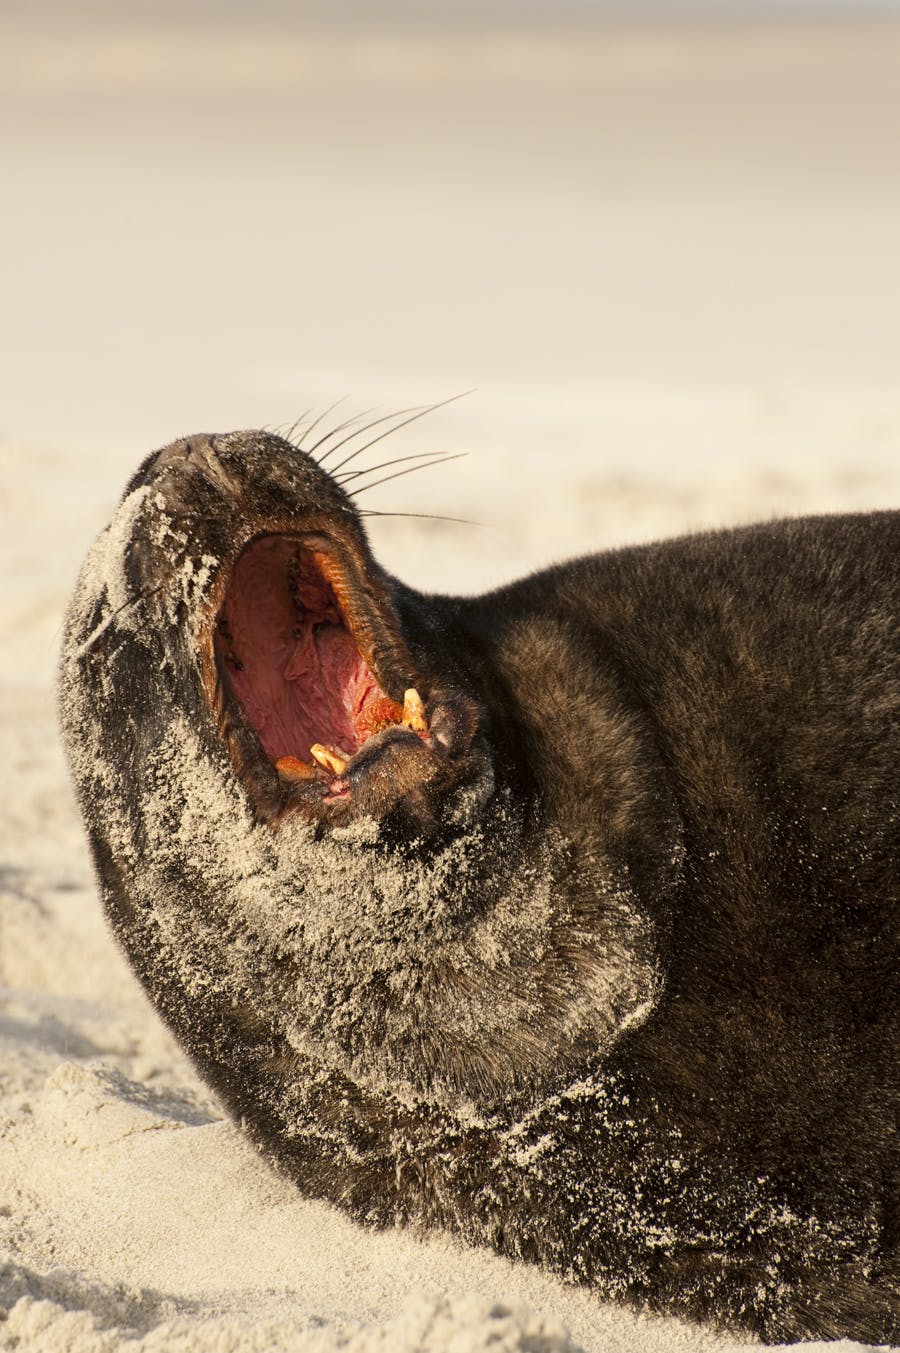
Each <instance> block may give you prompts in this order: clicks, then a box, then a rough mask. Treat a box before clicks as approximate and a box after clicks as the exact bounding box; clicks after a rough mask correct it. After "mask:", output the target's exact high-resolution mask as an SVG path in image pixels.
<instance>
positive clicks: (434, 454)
mask: <svg viewBox="0 0 900 1353" xmlns="http://www.w3.org/2000/svg"><path fill="white" fill-rule="evenodd" d="M443 455H445V452H443V451H417V452H416V453H415V455H414V456H395V457H394V459H393V460H383V461H381V463H380V464H378V465H367V466H366V468H365V469H364V470H348V471H347V473H346V474H342V475H338V474H334V475H332V478H333V479H334V480H336V482H337V483H338V484H346V483H347V481H348V480H350V479H358V478H359V476H360V475H364V474H374V472H375V471H376V470H386V469H387V468H388V466H389V465H399V464H400V463H401V462H402V461H404V460H421V461H424V462H426V463H427V462H428V461H429V460H437V459H438V458H439V457H440V456H443Z"/></svg>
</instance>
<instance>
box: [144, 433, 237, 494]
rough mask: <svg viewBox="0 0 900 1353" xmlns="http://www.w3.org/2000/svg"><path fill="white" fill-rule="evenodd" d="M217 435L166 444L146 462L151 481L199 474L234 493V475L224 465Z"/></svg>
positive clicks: (196, 435) (201, 436) (198, 435)
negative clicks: (217, 444) (182, 474)
mask: <svg viewBox="0 0 900 1353" xmlns="http://www.w3.org/2000/svg"><path fill="white" fill-rule="evenodd" d="M217 440H218V439H217V438H216V437H215V436H214V435H213V434H212V433H209V432H200V433H195V434H194V435H193V436H191V437H182V438H180V439H179V440H178V441H177V442H172V443H171V445H170V446H164V447H163V449H162V450H161V451H157V453H156V455H155V456H154V457H153V459H152V460H151V461H150V462H149V464H148V465H147V478H148V480H158V479H161V478H163V477H164V476H166V477H168V476H170V475H172V474H175V475H177V474H179V473H181V472H184V473H186V474H189V475H191V476H192V477H193V476H195V475H198V474H199V475H200V476H201V477H202V478H203V479H206V480H207V481H208V482H209V483H211V484H212V485H213V486H214V487H215V488H216V489H218V490H219V492H221V493H233V491H234V489H235V483H234V478H233V476H232V474H231V473H230V472H229V471H228V470H226V468H225V466H224V465H223V464H222V460H221V458H220V456H219V453H218V448H217V446H216V442H217Z"/></svg>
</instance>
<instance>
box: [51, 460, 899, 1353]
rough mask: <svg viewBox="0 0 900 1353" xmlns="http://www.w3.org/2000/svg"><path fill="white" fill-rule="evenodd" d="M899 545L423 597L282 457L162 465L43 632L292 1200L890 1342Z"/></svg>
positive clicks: (89, 766) (713, 539) (88, 793)
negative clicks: (61, 636)
mask: <svg viewBox="0 0 900 1353" xmlns="http://www.w3.org/2000/svg"><path fill="white" fill-rule="evenodd" d="M898 561H900V514H898V513H877V514H869V515H864V516H848V517H823V518H817V519H806V520H796V521H784V522H772V523H768V524H766V525H761V526H756V527H750V528H746V529H741V530H735V531H727V532H721V533H716V534H709V535H698V536H693V537H687V538H685V539H680V540H674V541H670V542H665V543H662V544H656V545H649V546H641V547H635V548H629V549H624V550H619V551H616V552H614V553H610V554H604V555H598V556H594V557H591V558H586V559H581V560H576V561H574V562H572V563H569V564H564V565H560V566H558V567H555V568H551V569H549V570H547V571H545V572H543V573H539V574H536V575H534V576H532V577H529V578H526V579H524V580H523V581H521V582H518V583H516V584H513V585H511V586H508V587H505V588H502V589H500V590H499V591H496V592H493V593H490V594H488V595H486V596H482V597H474V598H458V597H441V596H424V595H422V594H420V593H418V592H416V591H414V590H413V589H411V588H408V587H406V586H404V585H402V584H401V583H399V582H397V581H396V580H395V579H393V578H390V577H389V576H388V575H386V574H385V573H384V572H383V570H381V569H380V568H379V567H378V565H377V564H376V563H375V561H374V559H373V558H372V556H371V553H370V551H369V548H368V545H367V543H366V540H365V535H364V532H363V528H362V524H361V522H360V520H359V518H358V516H357V514H356V513H355V511H354V508H353V504H352V502H351V500H350V499H349V498H348V497H347V495H346V494H345V493H344V491H343V490H342V489H341V487H340V485H339V483H337V482H336V480H335V479H334V478H330V477H329V476H328V475H327V474H326V473H325V472H324V470H323V469H321V468H319V467H318V466H317V465H316V464H315V462H314V461H312V460H311V459H310V457H308V456H307V455H306V454H305V453H304V452H302V451H300V450H298V449H297V448H296V447H294V446H293V445H291V444H290V443H288V442H285V441H283V440H281V439H280V438H277V437H274V436H271V435H269V434H263V433H240V434H229V435H227V436H221V437H197V438H192V439H188V440H186V441H184V442H180V443H176V444H174V445H173V446H172V447H169V448H166V449H165V450H164V451H162V452H160V453H158V454H157V455H155V456H153V457H150V458H149V459H148V461H147V462H145V464H144V466H143V467H142V468H141V470H140V471H139V473H138V474H137V475H136V476H135V478H134V479H133V480H132V482H131V484H130V485H129V488H128V490H127V491H126V495H125V497H124V498H123V501H122V503H121V505H120V507H119V510H118V512H117V514H116V516H115V517H114V519H113V522H112V524H111V526H110V528H109V529H108V531H107V532H105V533H104V535H103V536H101V538H100V540H99V541H98V543H97V545H96V546H95V548H94V551H93V552H92V554H91V556H89V559H88V561H87V563H86V565H85V569H84V571H83V573H82V577H81V580H80V582H79V585H78V588H77V590H76V593H75V596H74V598H73V601H72V604H71V607H70V612H69V618H68V624H67V631H66V637H65V642H64V652H63V663H62V676H61V710H62V721H63V727H64V733H65V739H66V743H67V747H68V751H69V755H70V759H71V763H72V767H73V773H74V778H75V783H76V786H77V790H78V794H79V799H80V803H81V807H82V811H83V813H84V816H85V820H86V823H87V827H88V833H89V837H90V841H91V847H92V851H93V855H94V860H95V863H96V867H97V872H98V876H99V879H100V884H101V888H102V893H103V898H104V903H105V906H106V909H107V912H108V915H109V917H110V920H111V923H112V926H113V929H114V931H115V933H116V936H117V938H118V939H119V941H120V942H121V944H122V945H123V947H124V949H125V951H126V953H127V954H128V956H129V958H130V960H131V963H132V964H133V966H134V968H135V971H136V972H137V974H138V976H139V977H140V979H141V981H142V982H143V984H144V985H145V987H146V989H147V991H148V992H149V994H150V996H151V998H152V999H153V1001H154V1003H155V1004H156V1006H157V1008H158V1009H159V1011H160V1013H161V1014H162V1016H163V1017H164V1019H165V1020H166V1021H167V1022H168V1024H169V1025H170V1027H171V1028H172V1029H173V1030H174V1032H175V1034H176V1035H177V1037H178V1038H179V1039H180V1040H181V1042H182V1043H183V1045H184V1047H185V1048H186V1049H187V1051H188V1052H189V1053H190V1055H191V1057H192V1058H193V1060H194V1062H195V1064H196V1065H197V1067H198V1069H199V1071H200V1072H201V1074H202V1075H203V1076H204V1077H205V1078H206V1079H207V1080H208V1081H209V1083H210V1084H211V1085H212V1086H213V1087H214V1088H215V1089H216V1091H217V1092H218V1094H219V1095H220V1097H221V1099H222V1101H223V1103H224V1104H225V1106H226V1107H227V1109H228V1111H229V1112H230V1113H231V1114H232V1115H233V1116H234V1118H235V1119H237V1120H238V1121H240V1123H241V1124H242V1126H243V1127H244V1128H245V1129H246V1130H247V1131H248V1132H249V1133H250V1134H251V1135H252V1136H253V1138H254V1139H255V1140H256V1141H257V1142H258V1144H259V1145H260V1146H261V1148H262V1149H263V1150H264V1151H265V1152H266V1153H267V1154H268V1156H269V1157H270V1158H272V1159H273V1160H274V1161H276V1162H277V1163H278V1164H279V1165H280V1166H281V1167H282V1168H284V1169H285V1170H287V1172H288V1173H289V1174H290V1175H291V1176H292V1177H293V1178H294V1179H295V1180H296V1181H297V1183H298V1185H299V1186H300V1188H301V1189H302V1190H303V1191H304V1192H305V1193H307V1194H310V1195H314V1196H318V1197H323V1198H327V1199H330V1200H332V1201H334V1202H335V1203H338V1204H339V1205H340V1206H342V1207H344V1208H346V1209H348V1210H349V1211H350V1212H351V1213H352V1214H353V1215H354V1216H355V1217H357V1218H359V1219H360V1220H362V1221H364V1222H368V1223H371V1224H377V1225H385V1224H393V1223H395V1222H398V1221H402V1222H411V1223H415V1224H419V1225H424V1226H445V1227H449V1228H451V1229H453V1230H455V1231H456V1232H458V1233H460V1234H462V1235H463V1236H464V1237H466V1238H467V1239H469V1240H471V1241H473V1242H475V1243H478V1244H487V1245H491V1246H494V1247H495V1248H497V1249H498V1250H500V1251H501V1252H503V1253H507V1254H510V1255H513V1256H519V1257H523V1258H525V1259H528V1260H531V1261H534V1262H537V1263H540V1264H543V1265H546V1266H548V1267H549V1268H551V1269H553V1270H555V1271H557V1272H559V1273H562V1274H564V1275H566V1276H568V1277H570V1278H572V1279H574V1280H577V1281H580V1282H584V1283H588V1284H591V1285H593V1286H595V1287H596V1288H597V1290H598V1292H600V1293H601V1294H602V1295H603V1296H607V1297H612V1298H618V1299H622V1300H626V1301H629V1302H631V1303H633V1304H642V1305H646V1306H648V1307H649V1308H651V1309H655V1310H659V1311H666V1312H670V1313H674V1314H680V1315H683V1316H687V1317H689V1318H692V1319H697V1320H706V1321H710V1322H713V1323H715V1324H717V1325H719V1326H720V1327H725V1328H732V1329H744V1330H750V1331H753V1332H754V1333H756V1334H759V1335H761V1336H763V1337H764V1338H767V1339H779V1340H781V1339H792V1338H797V1337H802V1336H814V1337H820V1338H827V1337H839V1336H850V1337H855V1338H859V1339H865V1340H871V1341H879V1340H893V1339H897V1338H898V1337H900V1297H898V1251H900V1215H898V1157H897V1112H898V1102H900V1096H898V1072H897V1046H898V1011H900V1000H898V995H900V992H898V972H900V958H898V934H897V919H896V918H897V910H898V909H897V898H898V884H900V830H898V798H900V776H898V770H897V753H898V731H900V644H898V634H897V616H898V611H900V563H898ZM411 688H414V689H415V690H417V691H419V692H421V694H422V696H423V697H424V713H425V719H424V725H423V726H419V724H418V723H417V721H416V719H415V718H414V717H410V716H409V710H410V708H411V706H410V705H409V702H408V701H407V702H406V703H404V693H405V692H406V691H407V690H408V689H411ZM322 745H325V746H330V747H331V749H332V750H331V751H329V752H327V754H323V753H321V752H319V753H317V752H316V751H315V749H316V748H317V747H319V748H321V746H322ZM311 749H312V750H311ZM321 755H324V756H325V761H326V762H327V766H323V764H322V762H321V761H319V762H318V764H317V761H316V758H317V756H321ZM328 757H332V760H331V761H329V760H328ZM334 758H336V759H334ZM328 767H330V768H328Z"/></svg>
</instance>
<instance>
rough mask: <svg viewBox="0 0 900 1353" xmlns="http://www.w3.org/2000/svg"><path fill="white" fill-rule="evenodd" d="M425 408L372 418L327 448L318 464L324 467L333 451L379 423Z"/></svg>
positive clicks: (397, 410)
mask: <svg viewBox="0 0 900 1353" xmlns="http://www.w3.org/2000/svg"><path fill="white" fill-rule="evenodd" d="M425 407H426V406H425V405H424V404H412V405H410V407H409V408H408V409H395V410H394V412H393V413H385V414H382V416H381V417H380V418H373V419H372V421H371V423H367V424H366V426H365V427H361V428H357V429H356V431H355V432H351V433H349V434H348V436H346V437H342V438H341V440H340V441H339V442H336V443H335V445H334V446H332V447H329V449H328V450H327V451H326V452H325V454H324V456H323V457H322V458H321V460H320V461H319V464H320V465H324V464H325V462H326V460H327V459H328V457H329V456H333V455H334V453H335V451H340V449H341V447H342V446H346V444H347V442H352V441H353V438H354V437H362V436H363V434H364V433H366V432H368V431H369V429H370V428H377V427H378V426H379V425H380V424H381V423H386V422H387V421H388V419H389V418H402V417H403V415H404V414H405V413H414V412H415V411H417V410H418V409H424V408H425ZM364 450H365V447H364V446H363V447H360V451H364ZM360 451H354V452H353V455H352V456H348V457H347V459H346V460H342V461H341V463H340V465H335V467H334V468H335V470H339V469H340V468H341V465H346V464H347V461H351V460H352V459H353V456H358V455H359V454H360Z"/></svg>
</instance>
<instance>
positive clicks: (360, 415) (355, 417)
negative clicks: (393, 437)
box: [304, 404, 378, 459]
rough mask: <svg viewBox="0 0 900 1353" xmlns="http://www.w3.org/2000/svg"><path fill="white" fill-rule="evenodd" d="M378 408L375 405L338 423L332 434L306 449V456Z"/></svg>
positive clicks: (327, 433)
mask: <svg viewBox="0 0 900 1353" xmlns="http://www.w3.org/2000/svg"><path fill="white" fill-rule="evenodd" d="M377 408H378V405H377V404H373V405H372V407H371V409H363V411H362V413H355V414H354V415H353V417H352V418H345V419H344V421H343V423H338V425H337V427H336V428H332V429H331V431H330V432H326V433H325V435H324V436H322V437H320V438H319V440H318V441H317V442H313V444H312V446H310V447H305V448H304V450H305V451H306V454H307V455H308V456H311V455H313V454H314V452H316V451H317V450H318V448H319V447H320V446H321V445H322V444H323V442H327V441H328V440H329V438H331V437H335V436H337V434H338V433H339V432H343V431H344V428H349V427H352V426H353V424H354V423H358V422H360V420H361V419H363V418H365V417H366V416H367V415H368V414H370V413H374V412H375V410H376V409H377ZM323 459H324V457H323Z"/></svg>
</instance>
